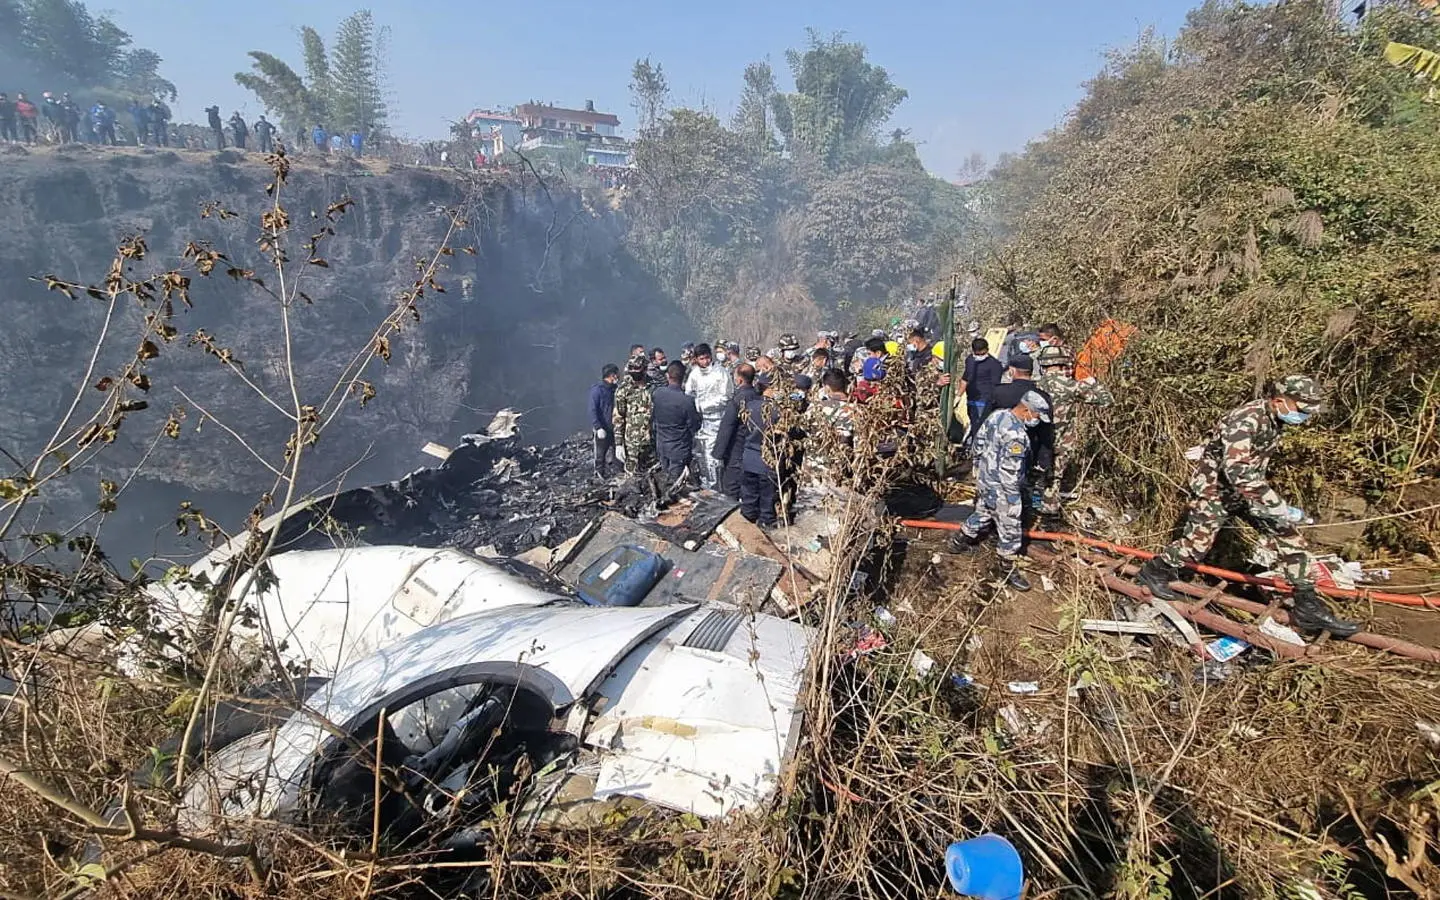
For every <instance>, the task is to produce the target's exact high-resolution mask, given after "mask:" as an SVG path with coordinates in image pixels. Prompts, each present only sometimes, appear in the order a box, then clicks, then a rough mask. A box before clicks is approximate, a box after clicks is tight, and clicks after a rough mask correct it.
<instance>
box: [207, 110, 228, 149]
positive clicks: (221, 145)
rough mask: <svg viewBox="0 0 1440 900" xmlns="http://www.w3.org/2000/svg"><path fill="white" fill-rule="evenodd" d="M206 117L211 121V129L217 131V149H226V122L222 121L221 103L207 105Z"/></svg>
mask: <svg viewBox="0 0 1440 900" xmlns="http://www.w3.org/2000/svg"><path fill="white" fill-rule="evenodd" d="M205 117H206V120H207V121H208V122H209V123H210V130H211V131H213V132H215V149H216V150H224V149H225V123H224V122H221V121H220V107H219V105H218V104H217V105H215V106H207V107H205Z"/></svg>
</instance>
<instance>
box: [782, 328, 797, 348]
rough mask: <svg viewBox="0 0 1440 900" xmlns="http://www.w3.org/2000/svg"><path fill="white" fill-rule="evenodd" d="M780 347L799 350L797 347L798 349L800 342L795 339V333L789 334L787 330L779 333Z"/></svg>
mask: <svg viewBox="0 0 1440 900" xmlns="http://www.w3.org/2000/svg"><path fill="white" fill-rule="evenodd" d="M780 349H781V350H799V349H800V342H799V341H797V340H795V335H793V334H791V333H790V332H788V331H787V332H785V333H784V334H782V335H780Z"/></svg>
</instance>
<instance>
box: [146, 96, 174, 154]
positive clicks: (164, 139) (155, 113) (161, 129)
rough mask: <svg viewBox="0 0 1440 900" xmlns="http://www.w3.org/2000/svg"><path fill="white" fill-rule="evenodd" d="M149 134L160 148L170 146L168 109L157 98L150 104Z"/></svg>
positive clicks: (163, 102)
mask: <svg viewBox="0 0 1440 900" xmlns="http://www.w3.org/2000/svg"><path fill="white" fill-rule="evenodd" d="M150 133H151V136H153V137H154V138H155V143H157V144H159V145H160V146H161V147H168V146H170V107H168V106H166V105H165V101H163V100H161V99H160V98H159V97H156V98H155V100H154V102H152V103H151V104H150Z"/></svg>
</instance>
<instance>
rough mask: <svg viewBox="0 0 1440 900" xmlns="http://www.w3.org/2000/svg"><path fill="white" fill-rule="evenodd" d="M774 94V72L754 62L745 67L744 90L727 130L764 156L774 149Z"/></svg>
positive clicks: (760, 63)
mask: <svg viewBox="0 0 1440 900" xmlns="http://www.w3.org/2000/svg"><path fill="white" fill-rule="evenodd" d="M778 94H779V90H778V89H777V88H776V86H775V72H774V70H773V69H771V68H770V64H769V63H768V62H754V63H751V64H750V65H748V66H746V67H745V87H744V89H743V90H742V91H741V93H740V104H739V106H738V107H737V108H736V110H735V117H734V119H732V120H731V122H730V127H731V129H732V130H734V131H735V132H736V133H738V134H739V135H740V136H741V138H742V139H743V140H744V141H745V144H746V145H747V146H748V147H749V148H750V149H751V150H752V151H755V152H760V153H768V152H770V151H771V150H773V149H774V148H775V134H774V121H773V118H772V116H773V114H772V112H771V110H772V108H773V107H774V104H775V98H776V96H777V95H778Z"/></svg>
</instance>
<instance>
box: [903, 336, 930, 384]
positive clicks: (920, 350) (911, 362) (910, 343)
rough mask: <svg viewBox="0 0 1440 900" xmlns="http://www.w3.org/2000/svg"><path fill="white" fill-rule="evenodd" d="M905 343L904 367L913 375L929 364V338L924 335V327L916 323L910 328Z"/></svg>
mask: <svg viewBox="0 0 1440 900" xmlns="http://www.w3.org/2000/svg"><path fill="white" fill-rule="evenodd" d="M905 344H906V347H905V368H906V369H907V370H909V372H910V375H911V377H914V376H916V375H919V374H920V373H921V372H923V371H924V370H925V367H926V366H928V365H930V359H931V356H930V339H929V338H928V337H926V336H925V329H923V328H921V327H919V326H918V325H917V326H916V327H914V328H912V329H910V335H909V336H908V337H907V338H906V339H905Z"/></svg>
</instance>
